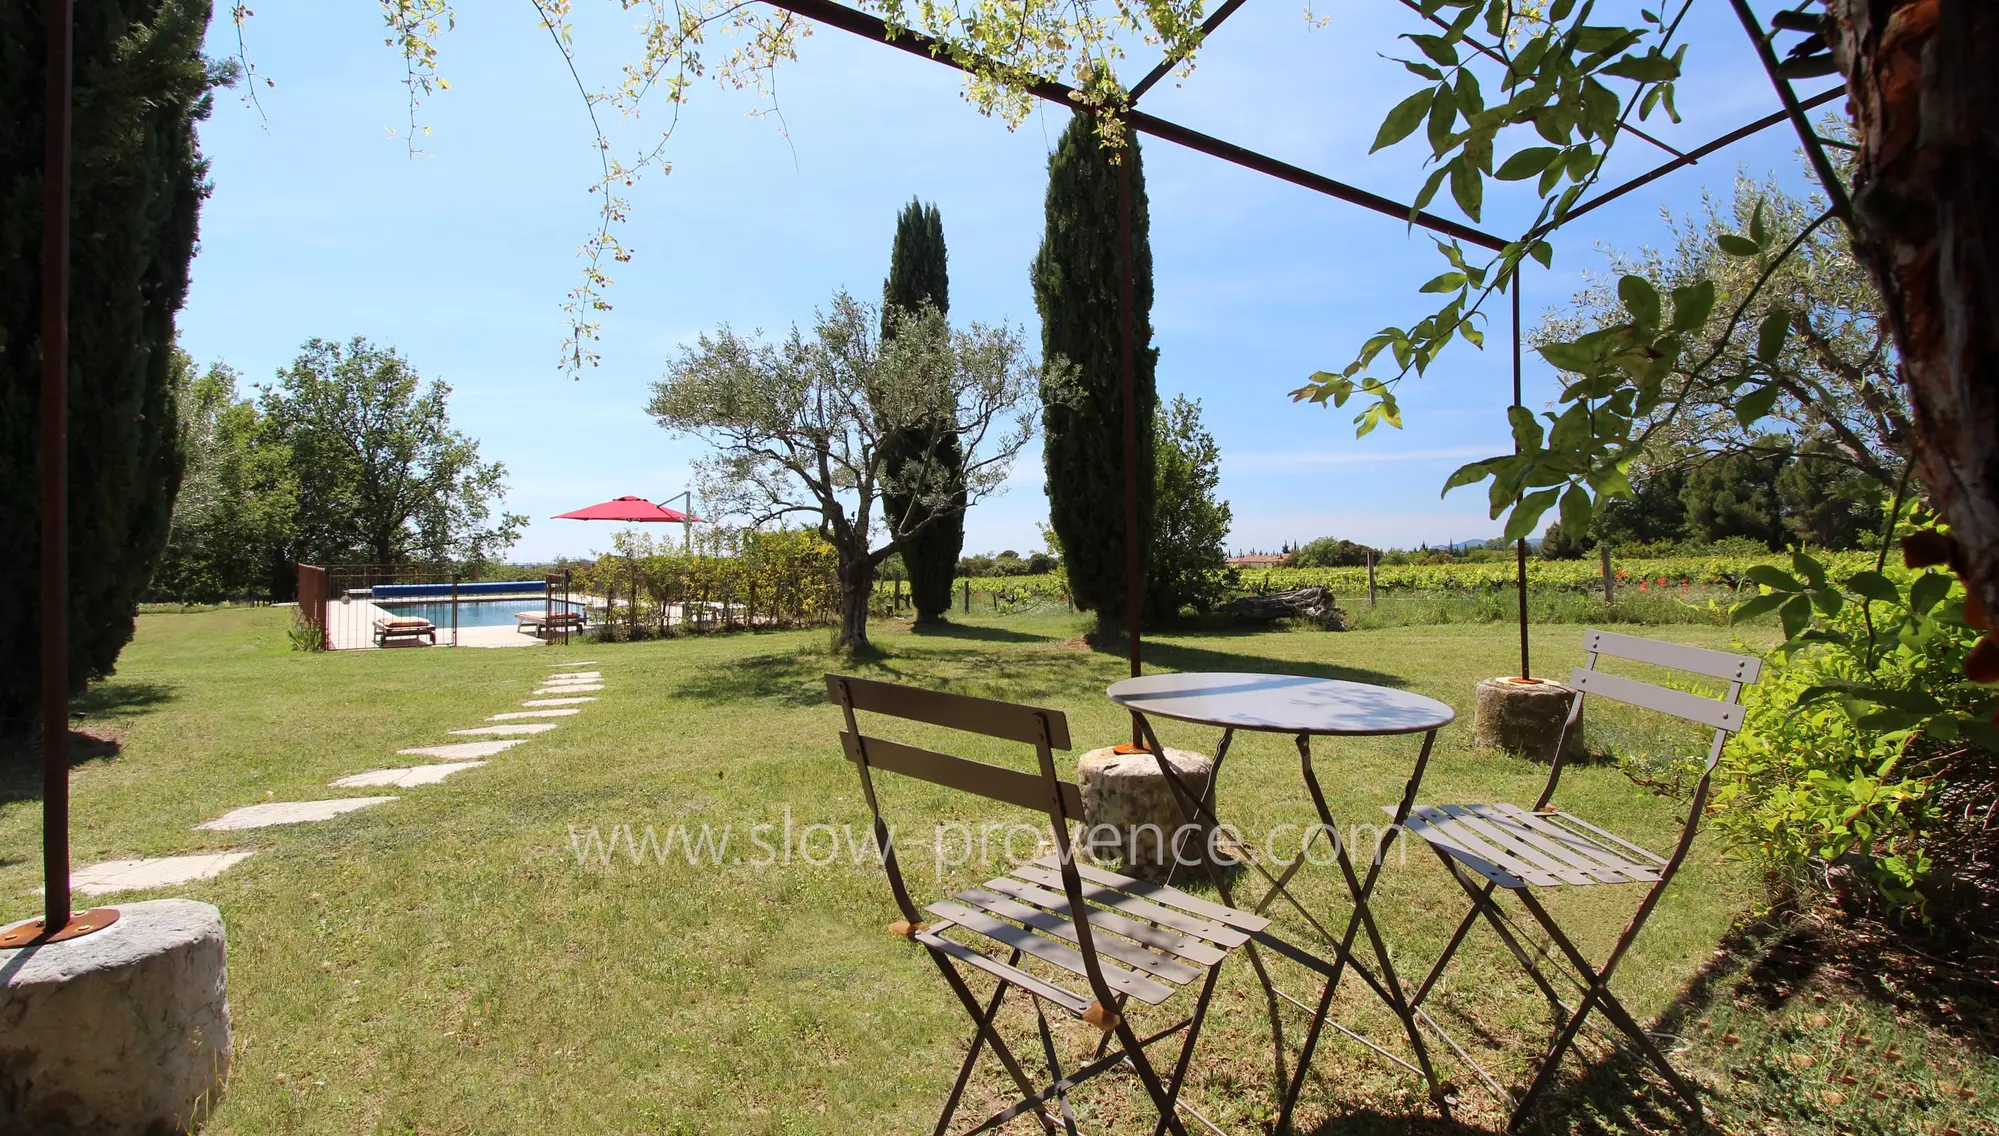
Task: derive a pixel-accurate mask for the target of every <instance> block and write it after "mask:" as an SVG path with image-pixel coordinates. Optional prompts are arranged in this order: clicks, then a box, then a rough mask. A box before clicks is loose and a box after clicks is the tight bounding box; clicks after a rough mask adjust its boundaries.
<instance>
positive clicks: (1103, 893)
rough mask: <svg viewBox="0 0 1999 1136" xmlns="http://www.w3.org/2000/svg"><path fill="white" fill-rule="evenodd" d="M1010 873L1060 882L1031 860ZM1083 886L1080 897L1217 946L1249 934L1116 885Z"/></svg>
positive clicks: (1059, 877) (1246, 938) (1050, 884)
mask: <svg viewBox="0 0 1999 1136" xmlns="http://www.w3.org/2000/svg"><path fill="white" fill-rule="evenodd" d="M1079 867H1080V865H1079ZM1013 874H1014V877H1015V878H1016V879H1022V880H1027V881H1028V882H1030V883H1036V884H1041V885H1043V886H1046V887H1051V888H1059V887H1061V886H1062V875H1061V873H1059V872H1055V871H1052V870H1050V869H1048V868H1037V867H1035V866H1033V865H1031V864H1026V865H1022V866H1021V867H1018V868H1015V869H1014V870H1013ZM1082 890H1083V898H1084V899H1086V900H1089V901H1090V902H1091V903H1101V904H1103V905H1104V906H1105V907H1114V908H1116V909H1118V910H1119V911H1122V912H1125V913H1126V914H1128V915H1133V916H1136V917H1138V918H1140V919H1145V920H1148V921H1150V922H1153V923H1157V924H1159V925H1160V926H1162V927H1171V928H1172V929H1174V930H1176V931H1184V932H1186V933H1187V934H1189V935H1197V936H1199V937H1201V938H1203V939H1206V940H1207V941H1209V942H1211V943H1214V944H1216V945H1218V946H1222V947H1227V948H1230V949H1233V948H1236V947H1239V946H1241V945H1243V944H1244V943H1247V942H1249V936H1248V935H1245V934H1243V933H1242V932H1240V931H1237V930H1234V929H1233V928H1229V927H1224V926H1222V925H1221V924H1219V923H1213V922H1210V921H1208V920H1206V919H1202V918H1200V917H1199V916H1195V915H1189V914H1187V913H1186V912H1184V911H1173V910H1171V909H1168V908H1164V907H1161V906H1159V905H1158V904H1156V903H1152V902H1150V901H1148V900H1143V899H1138V898H1135V897H1133V896H1129V895H1126V894H1124V893H1123V892H1120V891H1118V890H1117V889H1115V888H1109V887H1105V886H1104V885H1102V884H1098V883H1092V882H1090V881H1088V880H1085V881H1084V883H1083V889H1082Z"/></svg>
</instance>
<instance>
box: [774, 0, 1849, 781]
mask: <svg viewBox="0 0 1999 1136" xmlns="http://www.w3.org/2000/svg"><path fill="white" fill-rule="evenodd" d="M764 2H765V3H767V4H769V5H770V6H772V7H774V8H779V9H782V10H784V11H786V12H790V13H792V14H793V15H797V16H802V17H804V18H806V19H809V20H813V21H815V22H817V23H821V24H825V25H827V26H828V27H833V28H838V29H839V30H841V31H844V32H850V33H852V34H854V35H857V36H860V37H861V38H863V39H870V40H874V41H876V42H878V43H884V44H886V45H887V46H889V47H893V48H896V49H897V50H900V51H904V52H907V53H909V54H911V55H915V56H918V57H920V58H923V59H928V60H930V61H931V62H933V63H941V64H943V65H944V66H946V67H950V68H953V69H956V70H960V71H965V72H968V73H969V72H971V71H972V68H971V67H970V66H967V65H966V64H965V63H963V62H961V61H960V59H959V58H958V56H959V54H960V53H957V52H954V50H953V49H952V48H951V46H950V45H949V44H946V43H944V42H943V41H941V40H938V39H935V38H933V37H930V36H927V35H924V34H922V33H921V32H916V31H911V30H907V29H897V28H893V27H891V26H890V25H889V24H888V22H887V21H885V20H882V19H880V18H878V17H876V16H872V15H869V14H868V13H866V12H862V11H859V10H856V9H854V8H849V7H847V6H845V5H843V4H838V3H834V2H833V0H764ZM1245 2H1246V0H1226V2H1225V3H1223V4H1222V6H1221V7H1219V8H1217V9H1216V10H1215V12H1214V14H1213V15H1211V16H1209V17H1208V18H1207V19H1206V20H1205V21H1203V22H1202V24H1201V37H1202V40H1201V42H1206V38H1207V36H1208V35H1209V34H1211V33H1213V32H1214V31H1215V30H1216V29H1217V28H1219V27H1220V26H1221V25H1222V22H1223V21H1225V20H1227V19H1228V18H1229V17H1230V16H1232V15H1234V14H1235V12H1236V11H1237V10H1238V9H1239V8H1241V7H1242V6H1243V4H1244V3H1245ZM1399 2H1400V3H1401V4H1403V5H1404V6H1405V7H1407V8H1409V9H1411V10H1412V11H1415V12H1417V13H1418V14H1420V15H1422V16H1423V17H1424V18H1425V19H1428V20H1430V21H1431V22H1432V23H1436V24H1439V25H1443V24H1445V21H1444V20H1442V19H1441V17H1439V16H1437V15H1435V14H1433V13H1426V12H1424V11H1423V9H1422V7H1421V6H1420V5H1419V4H1418V3H1417V2H1416V0H1399ZM1466 43H1467V44H1468V45H1469V46H1471V47H1472V48H1473V49H1474V50H1475V51H1477V52H1479V53H1480V54H1483V55H1485V56H1487V57H1489V58H1493V59H1498V58H1500V56H1499V53H1498V52H1497V51H1496V50H1494V49H1493V48H1491V47H1489V46H1486V45H1483V44H1480V43H1478V42H1476V41H1474V40H1471V39H1469V38H1467V40H1466ZM979 62H980V63H981V64H982V65H984V66H986V67H988V68H990V69H991V70H992V71H994V72H995V73H1000V72H1004V71H1005V70H1006V69H1005V68H1003V67H1001V66H1000V65H999V64H998V63H997V62H996V61H993V60H989V59H982V58H981V59H979ZM1182 62H1184V57H1183V56H1177V55H1167V56H1166V57H1165V58H1163V59H1161V60H1160V61H1159V62H1158V63H1157V64H1156V65H1155V66H1154V67H1153V68H1152V70H1150V71H1148V72H1147V73H1146V74H1145V77H1144V78H1142V79H1140V80H1139V81H1138V82H1137V83H1136V84H1134V85H1133V86H1132V88H1131V90H1130V93H1129V94H1128V95H1127V96H1126V99H1125V106H1124V107H1123V109H1121V110H1119V109H1106V110H1103V111H1099V112H1097V113H1102V114H1108V115H1112V116H1114V117H1116V118H1118V119H1119V120H1121V121H1122V122H1123V123H1124V125H1125V126H1126V127H1127V128H1129V129H1130V130H1132V131H1136V132H1137V133H1139V134H1145V135H1149V136H1151V137H1154V138H1158V139H1161V140H1162V141H1167V142H1172V143H1175V144H1177V145H1180V146H1184V147H1186V148H1187V149H1190V150H1195V151H1198V152H1200V153H1203V154H1207V155H1209V156H1210V157H1214V158H1219V159H1221V160H1222V161H1225V162H1228V163H1230V164H1232V165H1237V166H1241V167H1243V168H1244V169H1248V170H1254V171H1255V172H1257V173H1261V174H1264V175H1267V176H1269V177H1274V178H1276V179H1278V180H1280V181H1285V182H1289V183H1291V184H1292V185H1296V186H1299V187H1301V188H1304V189H1309V190H1312V191H1314V192H1316V193H1321V194H1324V195H1326V196H1327V197H1331V198H1335V199H1337V200H1340V201H1344V202H1347V203H1348V204H1350V205H1358V206H1360V207H1361V208H1363V209H1366V210H1370V211H1372V212H1375V213H1380V214H1382V215H1384V216H1388V217H1393V218H1395V219H1397V220H1399V221H1403V222H1405V223H1407V224H1409V225H1412V226H1415V227H1418V228H1423V229H1427V230H1429V231H1430V232H1433V233H1438V234H1441V235H1443V236H1447V237H1451V238H1453V239H1456V240H1460V241H1463V242H1465V243H1466V244H1470V245H1476V246H1478V247H1480V248H1484V249H1489V250H1491V251H1493V252H1499V251H1501V250H1503V249H1505V248H1506V246H1507V245H1508V244H1509V243H1510V242H1508V241H1506V240H1504V239H1503V238H1500V237H1497V236H1494V235H1493V234H1491V233H1488V232H1485V231H1483V230H1481V229H1478V228H1475V227H1473V226H1470V225H1466V224H1463V223H1461V222H1457V221H1452V220H1450V219H1449V218H1445V217H1439V216H1437V215H1435V214H1433V213H1427V212H1424V211H1422V210H1419V209H1414V208H1412V207H1410V206H1408V205H1405V204H1403V203H1401V202H1399V201H1395V200H1393V199H1391V198H1387V197H1383V196H1381V195H1380V194H1378V193H1371V192H1369V191H1367V190H1365V189H1361V188H1360V187H1358V186H1355V185H1352V184H1350V183H1347V182H1344V181H1340V180H1339V179H1337V178H1332V177H1328V176H1326V175H1325V174H1321V173H1315V172H1313V171H1311V170H1307V169H1304V168H1302V167H1299V166H1294V165H1292V164H1291V163H1289V162H1285V161H1281V160H1279V159H1277V158H1273V157H1270V156H1268V155H1266V154H1262V153H1258V152H1257V151H1255V150H1251V149H1249V148H1247V147H1244V146H1239V145H1236V144H1235V143H1233V142H1229V141H1226V140H1224V139H1221V138H1216V137H1214V136H1213V135H1209V134H1203V133H1201V132H1200V131H1198V130H1193V129H1190V128H1188V127H1185V126H1181V125H1180V124H1178V123H1175V122H1171V121H1168V120H1166V119H1163V118H1159V117H1157V116H1156V115H1151V114H1147V113H1145V112H1144V111H1141V110H1139V109H1138V101H1139V99H1141V98H1142V97H1144V95H1145V94H1146V92H1148V91H1150V90H1151V89H1152V88H1153V87H1154V86H1155V85H1156V84H1157V83H1158V82H1159V81H1160V80H1161V79H1163V78H1165V77H1166V76H1167V75H1168V74H1171V73H1172V70H1173V68H1175V67H1177V66H1179V65H1180V64H1181V63H1182ZM1025 90H1026V92H1027V93H1028V94H1030V95H1033V96H1034V97H1035V98H1038V99H1042V100H1044V101H1047V102H1051V103H1056V104H1059V105H1061V106H1064V107H1066V108H1068V109H1069V110H1071V111H1073V112H1075V113H1079V114H1080V113H1084V112H1085V108H1084V107H1083V105H1082V102H1081V95H1080V92H1078V91H1077V90H1076V89H1075V88H1074V87H1071V86H1068V85H1067V84H1064V83H1059V82H1056V81H1054V80H1052V79H1044V80H1041V81H1038V82H1035V83H1032V84H1029V85H1027V86H1026V87H1025ZM1845 93H1846V90H1845V88H1844V87H1843V86H1842V87H1834V88H1832V89H1830V90H1827V91H1824V92H1821V93H1820V94H1818V95H1814V96H1812V97H1811V98H1809V99H1805V100H1799V99H1798V97H1797V96H1796V95H1795V94H1794V93H1793V92H1792V91H1791V89H1790V85H1789V83H1788V81H1782V82H1780V90H1779V95H1780V97H1781V99H1782V101H1783V102H1784V104H1785V107H1784V109H1782V110H1779V111H1777V112H1775V113H1773V114H1769V115H1766V116H1764V117H1762V118H1759V119H1757V120H1756V121H1754V122H1751V123H1749V124H1747V125H1745V126H1742V127H1739V128H1737V129H1735V130H1732V131H1729V132H1728V133H1726V134H1723V135H1721V136H1720V137H1718V138H1715V139H1714V140H1712V141H1710V142H1707V143H1704V144H1702V145H1700V146H1697V147H1695V148H1694V149H1692V150H1688V151H1680V150H1676V149H1674V148H1673V147H1672V146H1669V145H1667V144H1666V143H1664V142H1661V141H1660V140H1658V139H1656V138H1653V137H1652V136H1651V135H1649V134H1646V133H1644V132H1643V131H1641V130H1638V129H1637V128H1635V127H1632V126H1629V125H1623V126H1621V127H1620V129H1622V130H1625V131H1629V132H1630V133H1631V134H1632V135H1633V136H1635V137H1637V138H1639V139H1641V140H1643V141H1645V142H1647V143H1649V144H1650V145H1652V146H1654V147H1656V148H1658V149H1660V150H1662V151H1664V152H1666V153H1668V154H1671V155H1672V158H1671V160H1669V161H1667V162H1665V163H1664V164H1662V165H1660V166H1657V167H1655V168H1653V169H1651V170H1648V171H1646V172H1645V173H1643V174H1640V175H1638V176H1637V177H1634V178H1631V179H1630V180H1628V181H1625V182H1623V183H1621V184H1619V185H1617V186H1615V187H1613V188H1611V189H1608V190H1604V191H1603V192H1601V193H1598V194H1596V195H1594V196H1592V197H1590V198H1588V199H1586V200H1584V201H1581V202H1578V203H1577V204H1576V206H1575V207H1574V208H1572V209H1570V210H1569V212H1568V213H1567V214H1566V215H1565V216H1564V217H1563V218H1562V220H1561V222H1560V224H1547V225H1543V226H1541V227H1539V228H1536V229H1535V230H1534V231H1533V232H1531V233H1530V234H1528V236H1527V237H1526V238H1524V240H1523V243H1525V241H1531V240H1535V239H1538V238H1540V237H1543V236H1545V235H1547V234H1548V233H1551V232H1554V231H1555V230H1556V229H1558V228H1560V227H1561V225H1563V224H1567V223H1568V222H1569V221H1572V220H1574V219H1575V218H1577V217H1580V216H1582V215H1583V214H1585V213H1588V212H1590V211H1592V210H1594V209H1596V208H1598V207H1599V206H1603V205H1607V204H1609V203H1610V202H1612V201H1615V200H1617V199H1618V198H1620V197H1622V196H1624V195H1625V194H1627V193H1630V192H1632V191H1633V190H1636V189H1638V188H1640V187H1642V186H1645V185H1647V184H1650V183H1651V182H1653V181H1656V180H1658V179H1659V178H1662V177H1664V176H1666V175H1668V174H1670V173H1672V172H1674V171H1675V170H1679V169H1681V168H1683V167H1686V166H1690V165H1695V164H1698V163H1699V161H1700V159H1702V158H1704V157H1707V156H1708V155H1709V154H1712V153H1714V152H1715V151H1717V150H1720V149H1722V148H1723V147H1726V146H1729V145H1732V144H1734V143H1736V142H1739V141H1741V140H1743V139H1745V138H1748V137H1750V136H1751V135H1754V134H1757V133H1759V132H1761V131H1763V130H1766V129H1768V128H1770V127H1772V126H1775V125H1777V124H1778V123H1780V122H1784V121H1786V120H1791V121H1793V122H1798V123H1803V122H1804V119H1803V115H1804V112H1805V111H1809V110H1812V109H1814V108H1816V107H1819V106H1822V105H1824V104H1825V103H1828V102H1831V101H1832V100H1833V99H1835V98H1838V97H1840V96H1842V95H1844V94H1845ZM1801 129H1803V127H1801ZM1119 169H1120V173H1119V175H1118V196H1119V202H1118V263H1119V266H1120V268H1121V270H1122V271H1121V275H1122V277H1123V278H1122V279H1121V280H1120V281H1119V288H1118V306H1119V308H1120V315H1119V325H1120V329H1121V333H1122V338H1123V342H1122V343H1121V344H1120V345H1119V358H1120V361H1121V365H1122V369H1123V377H1122V378H1123V383H1122V385H1123V399H1124V495H1125V502H1124V506H1125V619H1126V625H1127V626H1126V641H1127V644H1128V651H1127V655H1128V662H1129V665H1130V670H1131V675H1132V677H1134V678H1136V677H1138V675H1139V673H1140V670H1141V642H1142V633H1141V629H1140V626H1139V624H1140V618H1139V616H1140V593H1141V590H1142V589H1141V580H1142V575H1143V573H1142V566H1141V564H1140V549H1139V546H1138V422H1137V414H1136V407H1137V398H1136V389H1135V388H1136V384H1135V379H1134V376H1133V354H1134V352H1135V345H1134V344H1133V342H1132V337H1133V331H1132V311H1131V308H1132V302H1133V301H1132V290H1133V281H1132V275H1133V270H1132V233H1131V217H1132V189H1131V174H1130V163H1129V162H1120V163H1119ZM1520 290H1521V279H1520V273H1519V270H1518V269H1516V270H1515V272H1514V279H1513V286H1512V288H1511V292H1512V316H1513V327H1512V367H1513V405H1514V406H1516V407H1518V406H1520V405H1521V356H1520ZM1514 565H1515V581H1514V590H1515V592H1516V594H1517V597H1518V600H1519V618H1518V624H1519V633H1520V676H1519V677H1521V678H1528V677H1531V660H1530V657H1529V650H1528V640H1527V540H1526V538H1525V537H1522V538H1520V539H1519V540H1518V541H1517V542H1515V546H1514ZM1132 745H1133V747H1134V748H1142V746H1143V741H1142V739H1141V738H1140V736H1139V728H1138V721H1137V716H1136V715H1134V716H1133V721H1132Z"/></svg>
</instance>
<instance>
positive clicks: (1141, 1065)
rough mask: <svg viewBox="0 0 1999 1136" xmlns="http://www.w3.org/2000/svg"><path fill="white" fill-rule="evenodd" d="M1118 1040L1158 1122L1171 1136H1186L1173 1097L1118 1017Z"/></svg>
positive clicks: (1124, 1020) (1137, 1041)
mask: <svg viewBox="0 0 1999 1136" xmlns="http://www.w3.org/2000/svg"><path fill="white" fill-rule="evenodd" d="M1117 1035H1118V1040H1119V1041H1122V1042H1123V1043H1124V1055H1125V1057H1126V1059H1127V1060H1129V1061H1130V1062H1131V1068H1132V1071H1133V1072H1135V1073H1137V1074H1138V1079H1139V1081H1140V1083H1142V1084H1143V1085H1144V1086H1145V1091H1146V1094H1147V1095H1149V1096H1150V1097H1151V1098H1152V1103H1153V1106H1154V1107H1155V1108H1157V1109H1158V1110H1159V1121H1160V1123H1161V1124H1164V1125H1165V1126H1166V1130H1167V1131H1169V1132H1171V1133H1173V1136H1187V1126H1186V1125H1184V1124H1182V1123H1180V1114H1179V1110H1178V1109H1177V1107H1176V1106H1175V1105H1174V1101H1175V1100H1176V1099H1177V1098H1176V1097H1174V1096H1169V1095H1167V1092H1166V1086H1165V1085H1163V1084H1161V1083H1160V1080H1159V1073H1158V1072H1157V1071H1156V1070H1155V1069H1153V1067H1152V1062H1151V1061H1150V1060H1149V1059H1147V1057H1146V1056H1145V1046H1144V1045H1142V1044H1140V1042H1139V1039H1138V1034H1137V1033H1135V1032H1133V1031H1132V1028H1131V1022H1129V1021H1128V1020H1126V1019H1125V1018H1124V1017H1122V1016H1120V1017H1119V1018H1118V1021H1117Z"/></svg>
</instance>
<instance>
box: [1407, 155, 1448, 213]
mask: <svg viewBox="0 0 1999 1136" xmlns="http://www.w3.org/2000/svg"><path fill="white" fill-rule="evenodd" d="M1450 172H1451V167H1449V166H1438V167H1437V168H1436V170H1434V171H1433V172H1432V173H1431V174H1430V178H1429V180H1428V181H1425V182H1424V183H1423V190H1422V192H1421V193H1418V194H1417V195H1416V201H1415V204H1413V205H1411V206H1410V207H1409V212H1410V215H1411V216H1412V217H1413V216H1414V215H1415V214H1417V213H1420V212H1422V211H1423V207H1424V206H1425V205H1428V204H1429V203H1430V199H1431V198H1433V197H1435V196H1437V187H1438V186H1440V185H1442V184H1444V175H1446V174H1448V173H1450Z"/></svg>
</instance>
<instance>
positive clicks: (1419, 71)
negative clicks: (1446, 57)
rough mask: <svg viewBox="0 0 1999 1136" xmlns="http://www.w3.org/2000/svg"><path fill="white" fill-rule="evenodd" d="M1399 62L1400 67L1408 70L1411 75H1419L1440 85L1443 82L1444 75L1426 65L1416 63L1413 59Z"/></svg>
mask: <svg viewBox="0 0 1999 1136" xmlns="http://www.w3.org/2000/svg"><path fill="white" fill-rule="evenodd" d="M1400 62H1401V64H1402V66H1404V67H1407V68H1408V69H1409V72H1410V74H1412V75H1420V76H1422V77H1423V78H1425V79H1428V80H1430V81H1431V82H1432V83H1441V82H1443V81H1444V73H1443V72H1442V71H1439V70H1437V69H1436V68H1435V67H1432V66H1430V65H1429V64H1428V63H1418V62H1416V61H1415V60H1413V59H1404V60H1401V61H1400Z"/></svg>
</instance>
